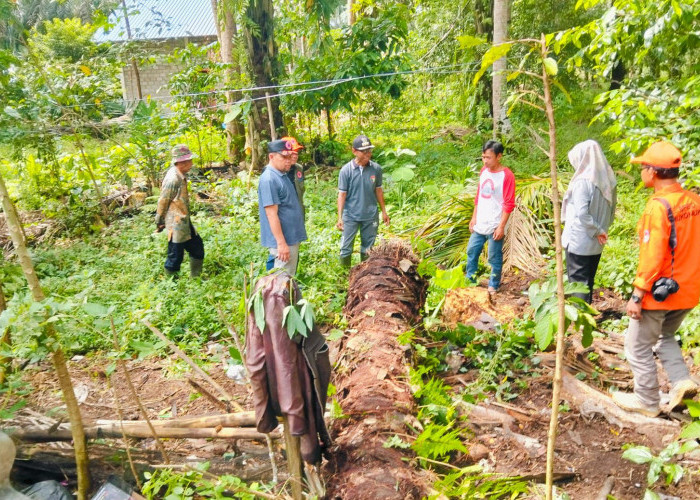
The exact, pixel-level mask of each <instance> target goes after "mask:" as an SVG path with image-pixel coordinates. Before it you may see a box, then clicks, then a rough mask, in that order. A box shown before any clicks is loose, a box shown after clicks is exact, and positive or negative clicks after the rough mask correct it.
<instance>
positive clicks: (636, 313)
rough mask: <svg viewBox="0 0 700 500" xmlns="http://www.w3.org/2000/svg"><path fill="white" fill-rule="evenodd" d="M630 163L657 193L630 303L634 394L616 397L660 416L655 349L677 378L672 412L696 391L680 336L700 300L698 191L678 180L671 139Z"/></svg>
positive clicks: (645, 218)
mask: <svg viewBox="0 0 700 500" xmlns="http://www.w3.org/2000/svg"><path fill="white" fill-rule="evenodd" d="M631 161H632V163H638V164H641V168H642V182H644V186H645V187H647V188H652V189H653V190H654V194H653V196H652V197H651V198H650V199H649V200H648V201H647V204H646V207H645V209H644V213H643V214H642V217H641V219H640V220H639V223H638V225H637V232H638V234H639V265H638V267H637V275H636V277H635V279H634V283H633V285H634V292H633V293H632V296H631V298H630V300H629V302H628V303H627V314H628V316H629V317H630V324H629V328H628V330H627V334H626V338H625V356H626V357H627V362H628V363H629V365H630V368H631V369H632V373H633V375H634V392H632V393H623V392H615V393H613V400H614V401H615V403H617V405H618V406H620V407H621V408H623V409H625V410H628V411H633V412H637V413H641V414H644V415H647V416H651V417H655V416H657V415H658V414H659V413H660V407H659V403H660V396H659V381H658V378H657V374H656V361H655V360H654V352H656V354H657V355H658V357H659V359H660V360H661V363H662V365H663V367H664V370H666V373H667V374H668V376H669V379H670V381H671V384H672V385H671V391H670V393H669V397H670V401H669V404H668V411H671V410H673V409H674V408H675V407H677V406H679V405H680V404H681V403H682V402H683V399H686V398H688V397H692V396H693V395H694V394H695V393H696V392H697V390H698V386H697V384H696V383H695V382H694V381H693V380H692V379H691V378H690V373H689V371H688V367H687V366H686V364H685V361H684V359H683V354H682V352H681V350H680V347H679V346H678V342H676V339H675V334H676V331H677V330H678V328H679V327H680V325H681V323H682V322H683V319H684V318H685V316H686V315H687V314H688V313H689V312H690V310H691V309H692V308H693V307H695V306H696V305H697V304H698V300H699V299H700V280H699V279H698V275H699V274H700V259H698V255H697V248H698V247H697V245H699V244H700V196H698V195H696V194H694V193H691V192H690V191H686V190H685V189H683V188H682V187H681V185H680V183H679V182H678V175H679V169H680V166H681V152H680V151H679V150H678V149H677V148H676V147H675V146H673V144H670V143H668V142H664V141H660V142H655V143H654V144H652V145H651V146H649V148H648V149H647V150H646V151H645V152H644V154H642V155H641V156H639V157H636V158H633V159H632V160H631Z"/></svg>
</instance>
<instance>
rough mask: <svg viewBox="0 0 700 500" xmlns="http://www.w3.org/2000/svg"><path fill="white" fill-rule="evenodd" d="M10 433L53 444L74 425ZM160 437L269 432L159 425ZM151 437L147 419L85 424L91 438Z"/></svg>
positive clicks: (68, 437)
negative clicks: (138, 422)
mask: <svg viewBox="0 0 700 500" xmlns="http://www.w3.org/2000/svg"><path fill="white" fill-rule="evenodd" d="M3 431H4V432H5V433H6V434H8V435H9V436H11V437H12V438H13V439H16V440H19V441H24V442H33V443H50V442H54V441H70V440H72V439H73V436H72V435H71V430H70V428H68V429H65V428H62V429H56V430H54V431H52V430H51V429H42V428H36V427H29V428H25V429H14V430H9V429H4V430H3ZM156 431H157V434H158V437H159V438H192V439H252V440H259V441H265V439H266V438H265V436H266V435H265V434H263V433H262V432H258V431H257V430H255V429H254V428H252V427H221V428H219V427H216V428H205V429H193V428H179V427H156ZM124 436H126V437H128V438H138V439H149V438H152V437H153V433H152V432H151V430H150V429H149V428H148V426H147V425H146V423H145V422H144V423H143V424H142V425H141V426H140V427H134V426H124V433H123V434H122V430H121V428H120V427H119V423H116V424H114V425H109V426H104V427H102V426H93V427H85V437H86V438H89V439H99V438H114V439H119V438H122V437H124ZM270 437H271V438H272V439H279V438H280V437H281V435H280V433H279V432H277V431H275V432H272V433H270Z"/></svg>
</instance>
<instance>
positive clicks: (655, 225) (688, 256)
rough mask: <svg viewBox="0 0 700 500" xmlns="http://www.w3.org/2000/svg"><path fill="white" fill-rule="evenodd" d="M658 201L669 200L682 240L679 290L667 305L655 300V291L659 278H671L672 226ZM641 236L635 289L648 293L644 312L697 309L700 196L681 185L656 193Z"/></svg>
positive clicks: (676, 270)
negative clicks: (655, 283) (653, 291)
mask: <svg viewBox="0 0 700 500" xmlns="http://www.w3.org/2000/svg"><path fill="white" fill-rule="evenodd" d="M658 198H664V199H666V200H667V201H668V204H669V205H670V206H671V211H672V212H673V216H674V217H675V221H676V235H677V238H678V245H677V246H676V256H675V262H674V265H673V279H675V280H676V281H677V282H678V285H679V290H678V292H676V293H674V294H671V295H669V296H668V297H667V298H666V300H664V301H663V302H658V301H656V300H655V299H654V297H653V296H652V295H651V288H652V285H653V284H654V282H655V281H656V280H658V279H659V278H662V277H665V278H669V277H671V247H670V246H669V245H668V240H669V237H670V234H671V222H670V221H669V220H668V215H667V211H666V207H665V206H664V205H663V203H662V202H660V201H658ZM637 232H638V234H639V265H638V266H637V276H636V278H635V280H634V283H633V285H634V286H635V287H637V288H640V289H642V290H645V291H646V292H647V293H646V294H645V295H644V298H643V299H642V309H656V310H669V311H670V310H676V309H691V308H693V307H695V306H696V305H697V304H698V299H699V298H700V257H699V255H698V250H699V248H700V196H698V195H696V194H694V193H691V192H690V191H686V190H684V189H683V188H682V187H681V185H680V184H678V183H676V184H673V185H671V186H668V187H665V188H663V189H660V190H658V191H656V192H655V193H654V194H653V196H652V197H651V198H650V199H649V201H647V205H646V207H645V208H644V212H643V213H642V217H641V219H640V220H639V223H638V224H637Z"/></svg>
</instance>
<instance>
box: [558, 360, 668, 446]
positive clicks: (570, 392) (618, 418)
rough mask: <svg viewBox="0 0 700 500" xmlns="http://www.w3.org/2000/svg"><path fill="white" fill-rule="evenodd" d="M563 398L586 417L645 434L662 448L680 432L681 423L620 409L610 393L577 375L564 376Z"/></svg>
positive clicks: (565, 374)
mask: <svg viewBox="0 0 700 500" xmlns="http://www.w3.org/2000/svg"><path fill="white" fill-rule="evenodd" d="M562 397H563V398H564V399H565V400H567V401H568V402H569V403H571V404H572V405H574V406H575V407H576V408H577V409H578V411H579V412H580V413H581V415H583V416H592V415H595V414H600V415H602V416H603V417H604V418H605V419H606V420H607V421H608V422H610V423H611V424H612V425H616V426H618V427H620V428H628V429H634V430H635V431H636V432H638V433H640V434H644V435H645V436H647V437H648V438H649V439H651V440H652V441H653V442H654V443H655V444H657V445H660V444H661V442H662V438H663V437H664V436H666V435H669V434H671V435H675V434H677V433H678V431H680V425H679V423H678V422H673V421H671V420H665V419H663V418H652V417H645V416H644V415H640V414H637V413H630V412H628V411H625V410H623V409H622V408H620V407H619V406H617V405H616V404H615V403H614V402H613V400H612V399H611V398H610V396H608V395H607V394H603V393H601V392H599V391H597V390H595V389H593V388H592V387H589V386H588V385H587V384H585V383H583V382H581V381H580V380H578V379H577V378H576V377H574V376H573V375H570V374H568V373H564V375H563V386H562Z"/></svg>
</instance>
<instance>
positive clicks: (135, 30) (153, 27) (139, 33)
mask: <svg viewBox="0 0 700 500" xmlns="http://www.w3.org/2000/svg"><path fill="white" fill-rule="evenodd" d="M126 6H127V11H128V13H129V26H130V28H131V38H132V39H135V40H163V39H168V38H185V37H188V38H192V37H202V36H216V24H214V14H213V12H212V10H211V0H127V2H126ZM109 22H110V24H113V25H114V27H113V28H111V29H110V30H109V31H105V30H103V29H100V30H98V31H97V32H96V33H95V37H94V38H95V41H97V42H107V41H111V42H123V41H126V40H128V36H127V31H126V22H125V19H124V10H123V8H122V7H121V4H120V6H119V7H117V8H116V9H115V10H114V11H112V13H111V14H110V16H109Z"/></svg>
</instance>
